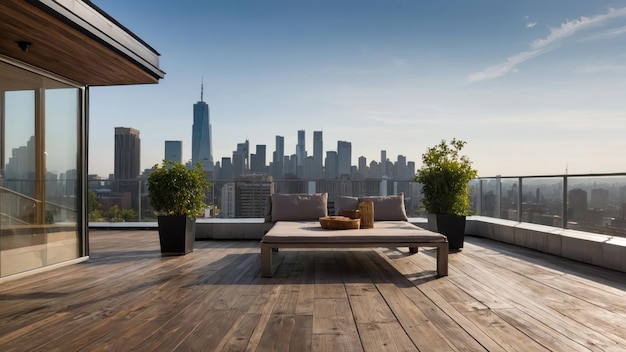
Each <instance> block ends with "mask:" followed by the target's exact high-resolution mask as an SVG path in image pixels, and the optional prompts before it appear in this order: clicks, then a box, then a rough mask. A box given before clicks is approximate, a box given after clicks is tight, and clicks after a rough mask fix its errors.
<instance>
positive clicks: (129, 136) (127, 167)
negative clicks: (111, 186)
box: [113, 127, 141, 180]
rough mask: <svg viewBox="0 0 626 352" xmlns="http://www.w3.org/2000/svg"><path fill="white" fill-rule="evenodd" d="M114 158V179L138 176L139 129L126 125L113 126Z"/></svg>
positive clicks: (131, 178)
mask: <svg viewBox="0 0 626 352" xmlns="http://www.w3.org/2000/svg"><path fill="white" fill-rule="evenodd" d="M114 148H115V160H114V167H113V175H114V176H113V177H114V178H115V180H134V179H135V178H137V176H139V169H140V157H141V139H140V138H139V130H136V129H134V128H128V127H115V147H114Z"/></svg>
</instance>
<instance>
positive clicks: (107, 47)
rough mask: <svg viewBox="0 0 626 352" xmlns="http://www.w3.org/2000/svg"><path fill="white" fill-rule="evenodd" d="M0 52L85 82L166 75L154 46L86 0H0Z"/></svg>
mask: <svg viewBox="0 0 626 352" xmlns="http://www.w3.org/2000/svg"><path fill="white" fill-rule="evenodd" d="M18 42H30V43H31V45H30V47H29V48H28V50H27V51H25V50H23V49H22V48H20V46H19V45H18ZM0 54H2V55H4V56H8V57H11V58H14V59H16V60H19V61H22V62H25V63H27V64H30V65H32V66H35V67H38V68H41V69H44V70H46V71H49V72H52V73H54V74H57V75H60V76H63V77H66V78H68V79H71V80H73V81H75V82H78V83H82V84H85V85H89V86H109V85H126V84H146V83H158V81H159V79H162V78H163V77H164V75H165V73H164V72H163V71H161V70H160V68H159V53H158V52H156V50H154V49H153V48H151V47H150V46H149V45H148V44H146V43H145V42H144V41H143V40H141V39H140V38H139V37H137V36H136V35H135V34H133V33H132V32H131V31H129V30H128V29H126V28H125V27H124V26H122V25H121V24H120V23H118V22H117V21H116V20H115V19H113V18H112V17H111V16H109V15H108V14H106V13H105V12H104V11H102V10H101V9H99V8H98V7H97V6H96V5H94V4H93V3H91V2H90V1H88V0H2V1H0Z"/></svg>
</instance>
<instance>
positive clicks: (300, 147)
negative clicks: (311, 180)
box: [296, 130, 307, 177]
mask: <svg viewBox="0 0 626 352" xmlns="http://www.w3.org/2000/svg"><path fill="white" fill-rule="evenodd" d="M306 157H307V153H306V145H305V134H304V130H298V144H296V158H297V165H296V174H297V175H298V176H299V177H303V176H304V164H305V163H304V161H305V160H306Z"/></svg>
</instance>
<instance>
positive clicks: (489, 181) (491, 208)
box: [479, 178, 500, 218]
mask: <svg viewBox="0 0 626 352" xmlns="http://www.w3.org/2000/svg"><path fill="white" fill-rule="evenodd" d="M480 181H481V190H482V192H481V199H480V204H481V208H480V213H479V214H480V215H482V216H489V217H492V218H499V217H500V216H499V212H500V206H499V203H500V194H499V191H498V189H499V181H500V180H499V179H496V178H485V179H481V180H480Z"/></svg>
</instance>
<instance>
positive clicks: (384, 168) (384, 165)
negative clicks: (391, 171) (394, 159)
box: [380, 150, 388, 176]
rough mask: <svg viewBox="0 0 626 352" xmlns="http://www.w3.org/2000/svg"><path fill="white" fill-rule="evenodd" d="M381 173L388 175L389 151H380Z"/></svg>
mask: <svg viewBox="0 0 626 352" xmlns="http://www.w3.org/2000/svg"><path fill="white" fill-rule="evenodd" d="M380 175H381V176H387V175H388V174H387V151H386V150H381V151H380Z"/></svg>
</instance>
